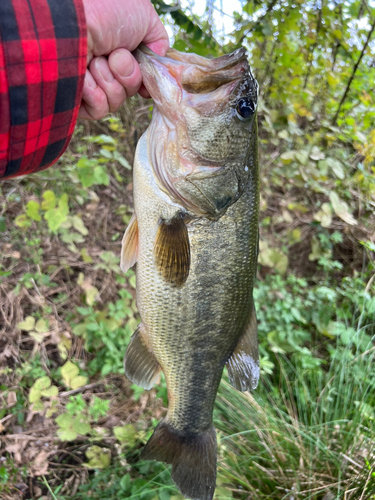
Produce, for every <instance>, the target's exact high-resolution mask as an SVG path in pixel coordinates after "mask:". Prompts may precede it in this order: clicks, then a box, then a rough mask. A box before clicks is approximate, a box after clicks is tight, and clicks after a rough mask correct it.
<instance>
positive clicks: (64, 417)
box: [56, 413, 73, 429]
mask: <svg viewBox="0 0 375 500" xmlns="http://www.w3.org/2000/svg"><path fill="white" fill-rule="evenodd" d="M56 423H57V425H58V426H59V427H61V428H62V429H68V428H69V427H71V426H72V424H73V417H72V416H71V415H69V413H62V414H61V415H59V416H58V417H57V418H56Z"/></svg>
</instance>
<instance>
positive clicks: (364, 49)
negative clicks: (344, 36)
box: [332, 19, 375, 125]
mask: <svg viewBox="0 0 375 500" xmlns="http://www.w3.org/2000/svg"><path fill="white" fill-rule="evenodd" d="M374 29H375V19H374V21H373V23H372V25H371V29H370V31H369V34H368V35H367V40H366V42H365V44H364V46H363V49H362V52H361V55H360V56H359V58H358V61H357V62H356V63H355V65H354V68H353V71H352V74H351V76H350V78H349V81H348V84H347V86H346V89H345V92H344V95H343V96H342V99H341V102H340V104H339V107H338V108H337V111H336V114H335V116H334V118H333V120H332V125H335V123H336V121H337V117H338V116H339V113H340V110H341V107H342V105H343V104H344V102H345V99H346V97H347V95H348V92H349V89H350V86H351V84H352V81H353V80H354V77H355V74H356V72H357V69H358V66H359V65H360V63H361V61H362V58H363V56H364V55H365V51H366V49H367V45H368V44H369V41H370V39H371V36H372V34H373V32H374Z"/></svg>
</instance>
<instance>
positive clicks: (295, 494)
mask: <svg viewBox="0 0 375 500" xmlns="http://www.w3.org/2000/svg"><path fill="white" fill-rule="evenodd" d="M349 351H350V349H349V348H348V349H346V351H342V352H340V353H339V354H340V355H339V354H337V356H336V357H335V358H334V359H333V360H332V362H331V364H330V367H329V369H328V370H327V371H326V372H325V373H324V375H323V376H322V375H320V376H318V377H309V378H305V377H304V376H303V374H299V373H298V372H295V378H294V379H291V378H290V377H289V376H288V375H286V373H285V366H286V365H288V361H287V360H286V359H283V358H280V378H279V383H278V385H275V383H274V381H272V379H268V380H267V379H266V380H263V382H262V383H261V385H260V387H259V388H258V390H257V391H256V392H255V393H254V394H253V395H250V394H244V395H242V394H238V393H237V392H235V391H233V390H232V389H231V387H230V386H229V385H228V384H227V383H223V384H222V386H221V390H220V393H219V398H218V401H217V411H216V426H217V429H219V430H220V432H221V433H222V434H221V440H220V443H221V461H220V468H219V470H220V477H221V478H222V480H223V481H224V482H226V483H227V484H232V485H233V484H235V485H237V487H236V488H235V490H236V492H237V493H238V494H240V495H241V496H242V492H243V495H246V494H247V495H248V497H249V498H251V499H254V500H260V499H271V498H272V499H275V500H276V499H280V500H282V499H283V500H284V499H285V500H286V499H289V500H291V499H292V498H293V499H295V500H297V499H300V500H302V499H303V500H308V499H315V500H323V499H324V500H333V499H337V500H339V499H348V500H349V499H355V500H366V499H367V500H369V499H371V498H375V442H374V431H375V427H374V417H375V414H374V411H373V406H374V400H375V391H374V388H375V374H374V370H373V365H374V357H375V349H374V348H373V347H371V348H370V349H369V350H368V352H367V353H365V354H362V355H358V356H356V357H354V358H353V359H351V360H350V361H348V358H350V357H351V356H348V354H349ZM240 492H241V493H240ZM244 498H245V496H244Z"/></svg>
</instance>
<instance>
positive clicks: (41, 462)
mask: <svg viewBox="0 0 375 500" xmlns="http://www.w3.org/2000/svg"><path fill="white" fill-rule="evenodd" d="M47 458H48V453H47V452H46V451H44V450H42V451H40V452H39V453H38V455H37V456H36V458H35V460H34V461H33V462H32V464H31V469H32V472H33V474H34V476H44V475H45V474H47V472H48V460H47Z"/></svg>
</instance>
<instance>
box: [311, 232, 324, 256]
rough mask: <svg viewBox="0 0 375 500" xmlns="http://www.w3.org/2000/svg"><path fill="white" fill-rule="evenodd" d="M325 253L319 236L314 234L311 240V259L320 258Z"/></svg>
mask: <svg viewBox="0 0 375 500" xmlns="http://www.w3.org/2000/svg"><path fill="white" fill-rule="evenodd" d="M323 255H324V252H323V250H322V248H321V246H320V242H319V240H318V238H317V237H316V236H313V237H312V240H311V253H310V254H309V260H310V261H314V260H319V259H320V257H322V256H323Z"/></svg>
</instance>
